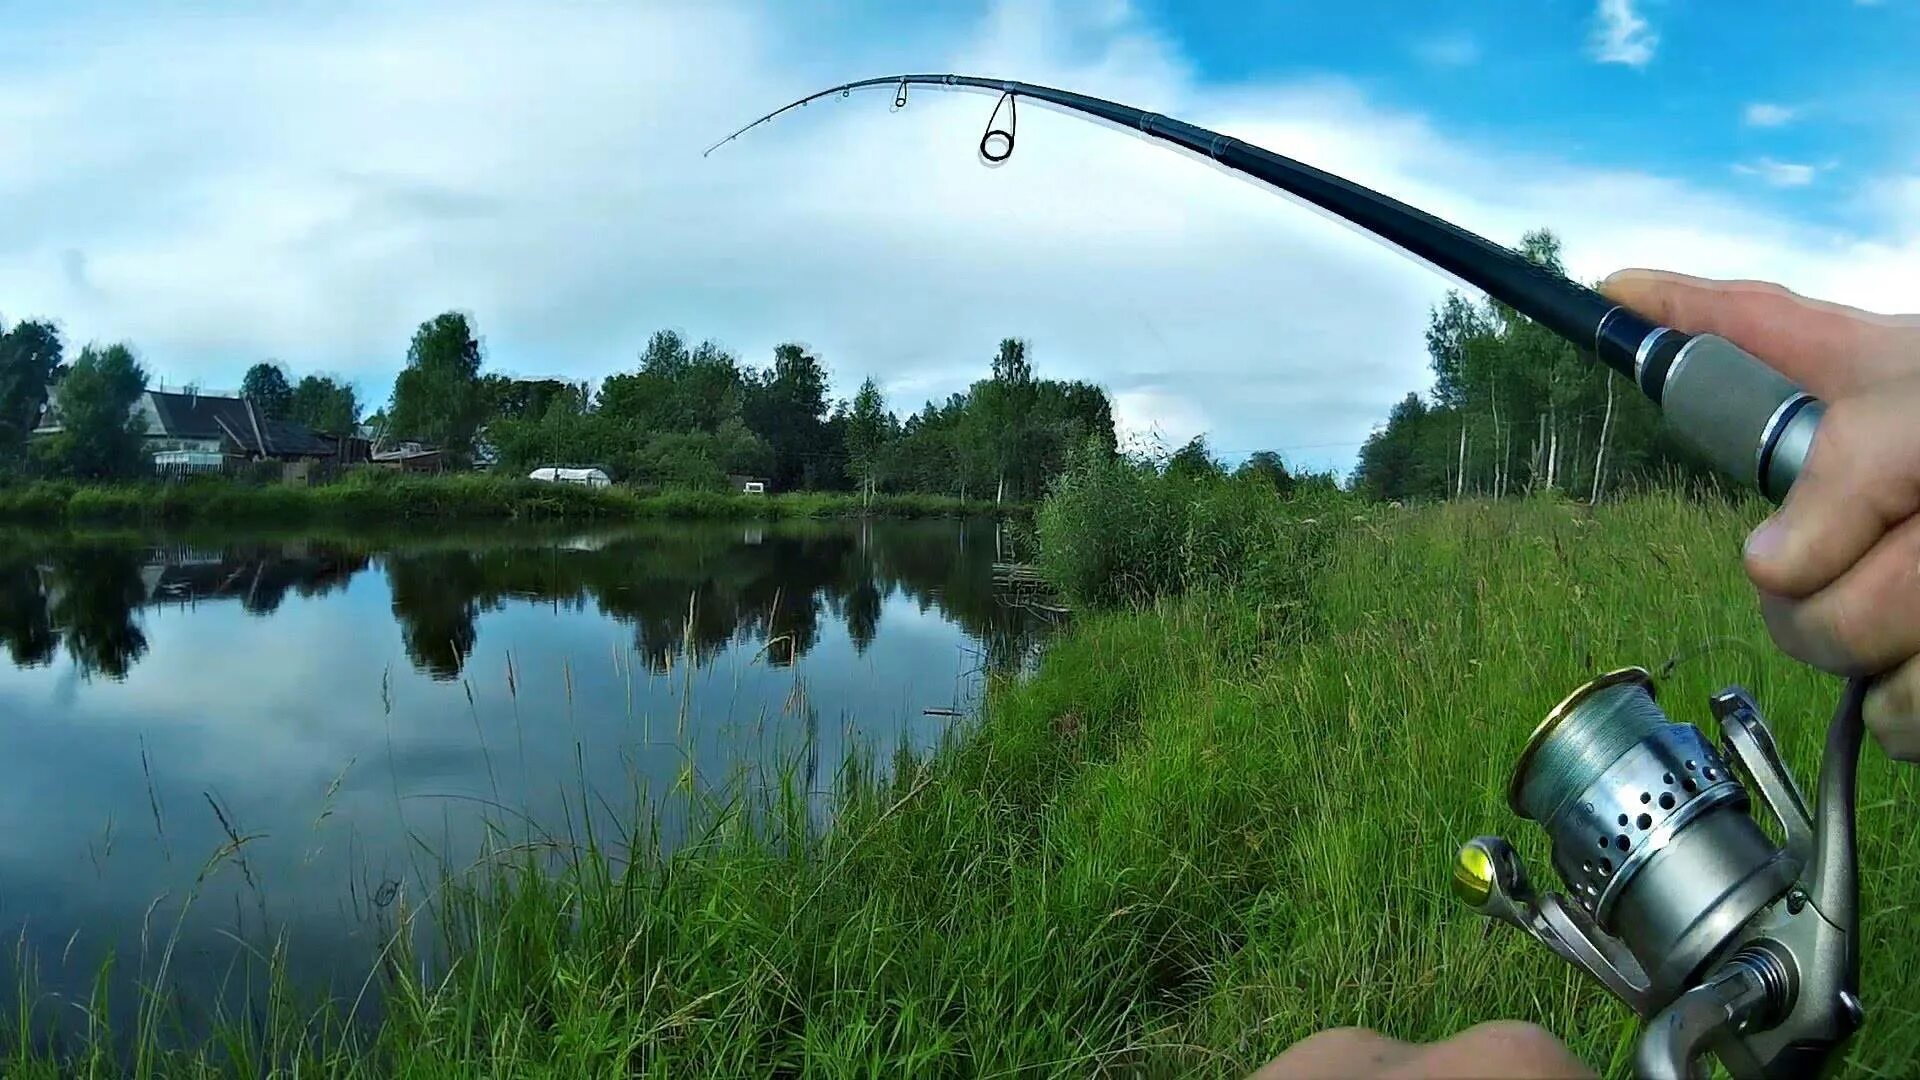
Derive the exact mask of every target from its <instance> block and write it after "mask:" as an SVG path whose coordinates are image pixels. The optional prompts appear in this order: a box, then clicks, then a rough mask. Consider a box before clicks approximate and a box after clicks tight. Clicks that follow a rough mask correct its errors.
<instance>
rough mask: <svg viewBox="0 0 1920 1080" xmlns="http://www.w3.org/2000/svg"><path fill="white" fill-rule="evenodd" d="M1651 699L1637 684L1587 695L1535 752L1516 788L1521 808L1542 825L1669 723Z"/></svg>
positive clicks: (1649, 694) (1614, 687) (1611, 687)
mask: <svg viewBox="0 0 1920 1080" xmlns="http://www.w3.org/2000/svg"><path fill="white" fill-rule="evenodd" d="M1667 722H1668V721H1667V718H1666V716H1665V715H1664V714H1663V713H1661V711H1660V709H1659V707H1658V706H1656V705H1655V704H1654V703H1653V695H1652V694H1651V693H1649V692H1648V690H1647V689H1646V687H1644V686H1641V685H1640V684H1638V683H1622V684H1619V685H1617V686H1609V687H1606V688H1604V689H1601V690H1598V691H1595V692H1594V693H1592V694H1590V695H1588V696H1587V697H1586V698H1585V699H1584V700H1582V701H1581V702H1580V703H1579V704H1578V705H1576V706H1575V707H1574V708H1573V709H1572V710H1571V711H1569V712H1568V713H1567V715H1566V716H1565V717H1564V718H1563V719H1562V720H1561V721H1560V724H1559V726H1558V727H1556V728H1555V729H1554V731H1553V733H1552V735H1551V736H1550V737H1549V738H1548V739H1547V740H1546V741H1545V742H1543V743H1541V744H1540V746H1539V747H1538V748H1537V749H1536V750H1535V751H1534V754H1533V760H1532V762H1531V763H1529V764H1528V766H1527V778H1526V781H1525V782H1524V783H1523V784H1522V785H1521V787H1520V805H1521V806H1522V807H1524V808H1525V810H1526V812H1527V815H1528V816H1529V817H1531V818H1533V820H1535V821H1538V822H1540V823H1541V824H1543V825H1544V824H1546V823H1548V822H1551V821H1552V820H1553V819H1554V818H1555V817H1557V816H1558V815H1559V813H1560V810H1561V808H1562V807H1563V806H1564V805H1565V804H1566V802H1567V800H1568V799H1570V798H1572V797H1573V796H1575V795H1577V794H1579V793H1580V792H1581V791H1584V790H1586V788H1587V786H1588V785H1590V784H1592V783H1593V782H1594V780H1596V779H1598V778H1599V776H1600V774H1601V773H1603V772H1605V771H1606V770H1607V769H1608V768H1609V767H1610V766H1612V765H1613V763H1614V762H1615V761H1618V760H1619V758H1620V755H1622V754H1624V753H1626V752H1627V750H1628V749H1630V748H1631V747H1633V745H1634V744H1636V743H1638V742H1639V741H1640V740H1642V739H1644V738H1646V737H1647V736H1649V735H1651V734H1653V732H1654V730H1655V729H1656V728H1658V727H1660V726H1661V725H1662V724H1665V723H1667Z"/></svg>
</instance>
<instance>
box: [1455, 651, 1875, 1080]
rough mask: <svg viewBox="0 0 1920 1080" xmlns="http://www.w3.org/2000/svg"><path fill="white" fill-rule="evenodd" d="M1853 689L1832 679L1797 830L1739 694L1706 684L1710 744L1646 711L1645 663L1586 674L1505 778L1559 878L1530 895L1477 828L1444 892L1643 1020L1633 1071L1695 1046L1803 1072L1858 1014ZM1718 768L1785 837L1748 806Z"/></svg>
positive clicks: (1682, 1073) (1755, 1072) (1746, 1067)
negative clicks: (1814, 814) (1817, 799)
mask: <svg viewBox="0 0 1920 1080" xmlns="http://www.w3.org/2000/svg"><path fill="white" fill-rule="evenodd" d="M1863 687H1864V684H1859V683H1856V684H1854V685H1852V686H1850V687H1849V688H1848V692H1847V694H1846V696H1845V697H1844V698H1843V699H1842V701H1841V706H1840V709H1839V712H1838V713H1837V714H1836V716H1835V719H1834V723H1833V727H1832V729H1831V730H1830V733H1829V738H1828V743H1827V752H1826V759H1825V764H1824V765H1823V769H1822V779H1821V790H1820V795H1821V813H1820V817H1819V823H1818V829H1817V831H1816V828H1815V822H1814V820H1813V818H1811V817H1810V816H1809V814H1808V812H1807V808H1806V803H1805V801H1804V800H1803V799H1802V798H1801V797H1800V792H1799V789H1798V787H1796V786H1795V784H1794V781H1793V776H1792V774H1791V773H1790V772H1789V771H1788V770H1787V768H1786V765H1785V763H1784V762H1782V761H1781V759H1780V755H1779V751H1778V748H1777V747H1776V746H1775V744H1774V740H1773V736H1772V734H1771V732H1769V731H1768V729H1767V727H1766V724H1765V722H1764V721H1763V720H1762V719H1761V717H1760V712H1759V709H1758V707H1757V706H1755V705H1754V703H1753V700H1752V698H1751V697H1749V696H1748V695H1747V693H1746V692H1745V691H1743V690H1741V689H1739V688H1738V687H1733V688H1729V689H1727V690H1723V691H1721V692H1720V693H1718V694H1716V695H1714V697H1713V699H1712V706H1713V713H1714V715H1715V717H1716V718H1717V719H1718V720H1719V723H1720V730H1721V735H1722V739H1723V743H1722V746H1720V747H1715V746H1714V744H1713V743H1712V742H1710V741H1709V740H1708V738H1707V737H1706V735H1705V734H1703V733H1702V732H1701V731H1700V730H1699V729H1698V728H1696V727H1694V726H1692V725H1691V724H1683V723H1676V722H1674V721H1673V720H1671V719H1670V718H1668V716H1667V715H1666V714H1665V713H1664V712H1662V711H1661V709H1660V707H1659V705H1658V704H1657V703H1656V701H1655V697H1654V695H1655V690H1654V683H1653V679H1652V677H1651V676H1650V675H1648V674H1647V672H1645V671H1644V670H1641V669H1639V668H1626V669H1623V670H1620V671H1615V672H1611V673H1609V674H1606V675H1603V676H1601V677H1600V678H1598V679H1595V680H1593V681H1592V682H1589V683H1587V684H1586V685H1585V686H1582V687H1580V688H1579V689H1577V690H1575V691H1574V692H1573V693H1571V694H1569V695H1568V696H1567V697H1566V699H1565V700H1563V701H1561V702H1560V704H1559V705H1557V706H1555V707H1554V709H1553V710H1552V711H1551V712H1549V713H1548V714H1547V717H1546V719H1545V720H1543V721H1542V722H1541V723H1540V726H1539V727H1537V728H1536V729H1534V732H1533V735H1532V737H1530V738H1529V739H1528V740H1527V744H1526V746H1525V748H1524V749H1523V750H1522V751H1521V753H1520V757H1519V760H1518V762H1517V763H1516V764H1515V766H1514V772H1513V781H1512V783H1511V784H1510V786H1509V788H1508V792H1507V798H1508V804H1509V805H1510V806H1511V807H1512V808H1513V811H1514V813H1516V814H1518V815H1519V816H1520V817H1522V818H1525V819H1528V820H1531V821H1534V822H1536V823H1538V824H1539V825H1540V827H1541V828H1542V829H1544V830H1545V831H1546V833H1547V837H1548V840H1549V841H1550V843H1551V845H1552V851H1553V856H1552V857H1553V866H1554V870H1555V872H1556V873H1557V874H1558V876H1559V878H1560V880H1561V881H1562V882H1563V883H1564V884H1565V885H1566V887H1567V893H1566V894H1565V895H1562V894H1557V893H1556V894H1553V895H1548V896H1544V897H1536V896H1535V895H1534V893H1533V891H1532V889H1531V887H1530V886H1529V884H1528V882H1527V877H1526V873H1525V870H1524V868H1523V867H1522V865H1521V863H1520V859H1519V856H1518V854H1517V853H1516V852H1515V851H1514V849H1513V847H1512V846H1511V845H1510V844H1508V843H1507V842H1506V841H1505V840H1503V839H1501V838H1499V837H1495V836H1482V837H1476V838H1475V839H1473V840H1470V841H1468V842H1467V844H1466V845H1465V846H1463V847H1462V848H1461V849H1460V851H1459V854H1458V856H1457V857H1456V859H1455V862H1454V876H1453V882H1454V891H1455V893H1456V895H1458V896H1459V898H1460V899H1461V900H1462V901H1464V902H1465V903H1466V904H1467V905H1468V906H1470V907H1472V908H1473V909H1474V910H1476V911H1478V912H1480V913H1481V914H1483V915H1486V916H1488V917H1490V918H1494V919H1498V920H1500V921H1502V922H1507V923H1510V924H1512V925H1514V926H1517V927H1519V928H1520V929H1522V930H1524V931H1526V932H1527V933H1529V934H1530V935H1532V936H1533V937H1534V938H1535V939H1536V940H1538V941H1539V942H1540V943H1541V944H1543V945H1545V946H1546V947H1547V948H1549V949H1551V950H1552V951H1553V952H1555V953H1557V954H1558V955H1560V956H1561V957H1562V958H1564V959H1565V960H1567V961H1568V962H1569V963H1571V964H1573V965H1574V966H1575V967H1578V968H1580V969H1581V970H1583V971H1586V972H1587V973H1588V974H1589V975H1591V976H1593V977H1594V978H1595V979H1596V980H1598V981H1599V982H1600V984H1601V985H1602V986H1605V987H1606V988H1607V989H1608V990H1609V991H1611V992H1612V993H1613V994H1614V995H1615V996H1617V997H1619V998H1620V999H1621V1000H1622V1001H1625V1002H1626V1003H1627V1004H1628V1005H1629V1006H1630V1007H1632V1008H1633V1009H1634V1011H1635V1012H1636V1013H1638V1014H1639V1015H1640V1016H1641V1017H1643V1018H1646V1019H1647V1020H1648V1023H1647V1025H1646V1027H1645V1028H1644V1030H1643V1032H1642V1035H1641V1038H1640V1043H1639V1047H1638V1052H1637V1054H1636V1061H1635V1065H1636V1070H1637V1071H1638V1072H1639V1073H1640V1074H1641V1075H1643V1076H1652V1077H1687V1076H1692V1075H1696V1070H1697V1069H1698V1068H1699V1067H1700V1064H1701V1062H1700V1061H1699V1059H1700V1057H1701V1055H1702V1054H1703V1053H1704V1052H1705V1051H1707V1050H1709V1049H1710V1050H1712V1051H1714V1053H1715V1054H1716V1055H1717V1056H1718V1057H1719V1058H1720V1059H1721V1061H1722V1062H1723V1063H1724V1064H1725V1065H1726V1066H1727V1068H1728V1070H1729V1071H1730V1072H1732V1073H1733V1074H1734V1075H1735V1076H1739V1077H1749V1076H1752V1077H1773V1076H1805V1075H1809V1074H1811V1073H1812V1072H1814V1071H1817V1070H1818V1069H1819V1068H1821V1067H1823V1066H1824V1065H1825V1064H1826V1063H1827V1061H1828V1060H1829V1059H1830V1058H1831V1057H1832V1056H1833V1055H1834V1054H1835V1052H1836V1051H1838V1050H1839V1049H1840V1048H1841V1047H1842V1046H1843V1045H1844V1044H1845V1042H1846V1040H1847V1038H1848V1037H1850V1036H1851V1035H1852V1033H1853V1032H1854V1031H1855V1030H1857V1029H1858V1028H1859V1026H1860V1024H1861V1022H1862V1020H1863V1018H1864V1014H1863V1010H1862V1008H1861V1005H1860V999H1859V996H1858V993H1859V958H1858V953H1857V948H1858V946H1857V942H1856V940H1855V934H1854V931H1855V926H1856V912H1857V908H1858V903H1857V897H1858V887H1857V883H1856V875H1855V865H1854V855H1853V850H1854V843H1853V782H1854V771H1855V766H1856V762H1857V759H1858V754H1859V746H1860V733H1861V732H1860V712H1859V704H1860V695H1861V691H1862V689H1863ZM1735 768H1737V769H1738V770H1740V772H1742V773H1744V776H1745V780H1746V784H1751V785H1752V786H1753V787H1754V788H1755V789H1757V792H1758V794H1759V796H1760V798H1761V800H1762V801H1764V802H1765V803H1766V805H1767V807H1768V809H1769V810H1770V811H1771V812H1772V813H1773V815H1774V816H1775V817H1776V818H1778V819H1779V821H1780V824H1781V826H1782V828H1783V829H1784V831H1785V835H1786V838H1787V840H1786V843H1785V844H1784V845H1780V844H1776V843H1774V842H1773V841H1772V840H1771V839H1769V838H1768V837H1767V835H1766V834H1765V833H1764V832H1762V831H1761V829H1760V826H1759V824H1758V823H1757V822H1755V821H1754V819H1753V816H1752V801H1753V800H1752V796H1751V795H1750V794H1749V791H1748V787H1747V786H1746V784H1743V783H1742V778H1741V777H1739V776H1736V775H1735Z"/></svg>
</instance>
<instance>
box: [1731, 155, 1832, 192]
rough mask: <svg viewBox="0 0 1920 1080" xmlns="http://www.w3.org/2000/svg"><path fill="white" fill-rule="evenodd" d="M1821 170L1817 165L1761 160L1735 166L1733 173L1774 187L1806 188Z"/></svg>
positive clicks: (1770, 159) (1768, 159) (1769, 159)
mask: <svg viewBox="0 0 1920 1080" xmlns="http://www.w3.org/2000/svg"><path fill="white" fill-rule="evenodd" d="M1821 168H1822V166H1819V165H1801V164H1796V163H1794V162H1791V161H1775V160H1773V159H1772V158H1761V159H1760V160H1758V161H1755V162H1752V163H1745V162H1743V163H1740V164H1736V165H1735V166H1734V167H1733V171H1734V172H1737V173H1739V174H1740V175H1742V176H1754V177H1758V178H1759V179H1761V180H1763V181H1765V182H1766V183H1769V184H1772V185H1773V186H1774V187H1783V188H1795V187H1806V186H1807V185H1808V184H1811V183H1813V180H1814V177H1816V176H1818V175H1819V173H1820V170H1821Z"/></svg>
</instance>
